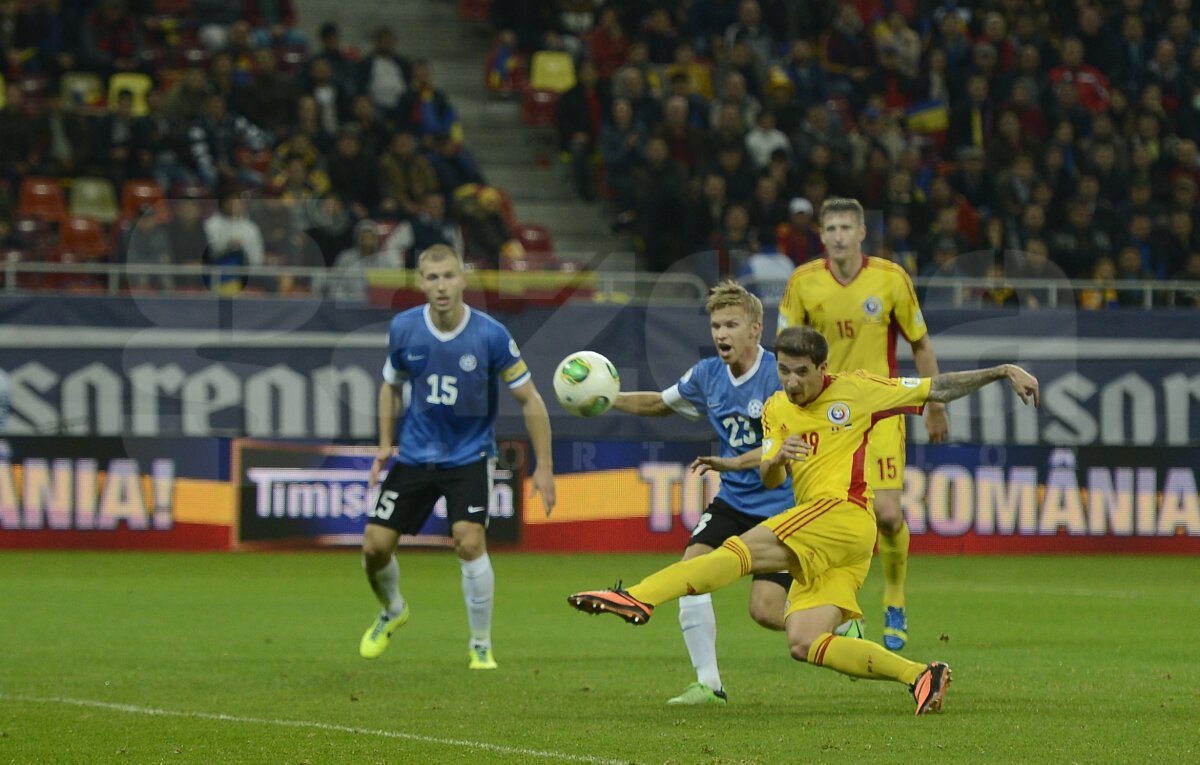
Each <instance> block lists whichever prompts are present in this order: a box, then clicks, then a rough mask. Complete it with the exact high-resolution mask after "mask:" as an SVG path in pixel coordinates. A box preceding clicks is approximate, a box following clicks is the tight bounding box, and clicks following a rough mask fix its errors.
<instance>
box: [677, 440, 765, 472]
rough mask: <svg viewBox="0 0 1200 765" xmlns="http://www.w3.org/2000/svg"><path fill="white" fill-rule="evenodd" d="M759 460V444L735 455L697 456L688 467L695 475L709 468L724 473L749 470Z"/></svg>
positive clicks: (760, 456) (756, 464)
mask: <svg viewBox="0 0 1200 765" xmlns="http://www.w3.org/2000/svg"><path fill="white" fill-rule="evenodd" d="M760 462H762V447H761V446H760V447H758V448H757V449H751V450H750V451H748V452H744V453H742V454H739V455H738V456H736V457H717V456H706V457H697V458H696V459H694V460H692V464H691V465H689V466H688V469H689V470H691V471H692V472H693V473H695V474H696V475H704V474H705V473H707V472H708V471H710V470H712V471H713V472H716V473H726V472H729V471H733V470H751V469H752V468H755V467H757V466H758V464H759V463H760Z"/></svg>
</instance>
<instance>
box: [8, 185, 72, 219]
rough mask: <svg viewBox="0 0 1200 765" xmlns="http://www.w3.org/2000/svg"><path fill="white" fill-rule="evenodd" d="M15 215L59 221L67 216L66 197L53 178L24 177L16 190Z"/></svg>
mask: <svg viewBox="0 0 1200 765" xmlns="http://www.w3.org/2000/svg"><path fill="white" fill-rule="evenodd" d="M17 215H19V216H21V217H26V218H41V219H43V220H48V221H55V222H57V221H61V220H63V219H64V218H66V217H67V199H66V195H65V194H64V193H63V190H62V187H61V186H59V185H58V180H57V179H55V178H26V179H24V180H23V181H21V189H20V191H18V192H17Z"/></svg>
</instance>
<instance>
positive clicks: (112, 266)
mask: <svg viewBox="0 0 1200 765" xmlns="http://www.w3.org/2000/svg"><path fill="white" fill-rule="evenodd" d="M367 270H374V269H363V271H362V272H361V273H364V274H365V272H366V271H367ZM499 273H501V274H512V278H514V279H521V278H523V274H527V273H531V272H519V271H511V272H510V271H502V272H499ZM534 273H540V274H558V273H561V275H562V277H563V281H564V284H569V283H570V282H571V281H572V280H578V279H579V277H580V274H581V273H586V274H587V276H588V281H589V287H590V289H588V290H586V292H585V293H584V294H582V295H580V296H567V299H568V300H574V301H586V302H614V303H648V302H654V303H656V304H666V303H675V302H678V303H687V304H694V303H695V302H697V301H699V300H702V299H703V298H704V296H705V295H707V294H708V286H707V285H706V284H705V283H704V280H702V279H701V278H700V277H698V276H696V275H694V274H690V273H676V274H652V273H645V272H634V271H592V272H581V271H562V272H556V271H544V272H534ZM0 274H3V276H4V284H3V287H0V293H3V294H14V293H19V292H26V291H42V290H43V288H42V287H24V286H22V285H21V281H22V280H21V277H22V276H32V275H56V276H81V277H96V282H97V283H96V286H97V287H101V286H102V289H103V291H104V292H105V293H107V294H109V295H119V294H121V291H122V289H123V288H124V287H125V286H128V285H129V284H131V283H132V282H136V281H139V280H141V279H154V278H156V277H159V278H174V279H184V278H190V279H194V280H196V281H199V280H200V279H204V278H207V279H208V280H209V281H210V282H211V283H213V284H217V283H220V281H221V280H222V279H224V278H228V277H241V276H244V277H247V278H248V279H257V280H266V279H271V280H279V279H292V280H301V281H305V280H307V281H309V282H310V283H311V285H312V286H311V289H310V290H309V291H310V292H311V294H312V295H313V296H314V297H320V296H325V295H327V294H330V295H331V294H332V292H333V290H334V289H335V287H336V284H337V282H338V280H339V279H341V278H344V277H345V276H347V275H348V274H347V273H346V272H344V271H338V270H331V269H328V268H324V267H318V268H313V267H299V266H202V265H166V264H158V263H144V264H128V263H120V264H118V263H88V262H82V263H42V262H28V261H21V260H9V261H7V262H3V263H0ZM501 278H503V277H501ZM147 289H148V291H150V292H155V291H158V292H169V290H164V289H155V288H153V287H151V288H147Z"/></svg>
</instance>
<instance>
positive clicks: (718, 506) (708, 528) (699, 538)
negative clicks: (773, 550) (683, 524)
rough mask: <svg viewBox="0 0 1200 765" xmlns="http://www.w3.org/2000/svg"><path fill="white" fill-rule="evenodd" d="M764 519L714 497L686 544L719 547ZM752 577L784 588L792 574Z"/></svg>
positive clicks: (781, 573) (788, 584) (789, 584)
mask: <svg viewBox="0 0 1200 765" xmlns="http://www.w3.org/2000/svg"><path fill="white" fill-rule="evenodd" d="M764 520H766V519H765V518H762V517H760V516H757V515H750V514H749V513H743V512H742V511H741V510H735V509H734V508H733V506H732V505H730V504H729V503H728V502H726V501H725V500H723V499H714V500H713V501H712V503H711V504H710V505H709V506H708V507H706V508H705V509H704V514H703V515H701V516H700V522H699V523H697V524H696V527H695V528H694V529H692V537H691V539H689V540H688V546H691V545H708V546H709V547H712V548H717V547H720V546H721V543H723V542H724V541H725V540H726V539H729V538H730V537H736V536H739V535H741V534H745V533H746V532H747V531H749V530H750V529H752V528H754V527H755V526H757V525H758V524H760V523H762V522H763V521H764ZM754 578H755V579H763V580H766V581H769V582H775V583H776V584H778V585H779V586H780V587H782V588H784V589H785V590H786V589H787V588H789V587H791V586H792V575H791V574H789V573H787V572H786V571H780V572H778V573H775V574H755V575H754Z"/></svg>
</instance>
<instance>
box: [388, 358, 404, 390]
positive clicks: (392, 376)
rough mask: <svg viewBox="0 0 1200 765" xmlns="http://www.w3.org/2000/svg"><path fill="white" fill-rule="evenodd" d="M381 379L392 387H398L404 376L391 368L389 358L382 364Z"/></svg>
mask: <svg viewBox="0 0 1200 765" xmlns="http://www.w3.org/2000/svg"><path fill="white" fill-rule="evenodd" d="M383 379H384V380H386V381H387V382H389V383H391V384H392V385H398V384H400V383H401V382H403V381H404V380H405V379H406V376H405V375H402V374H401V373H400V372H397V371H396V368H395V367H394V366H392V360H391V359H390V358H389V359H388V360H387V361H385V362H383Z"/></svg>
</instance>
